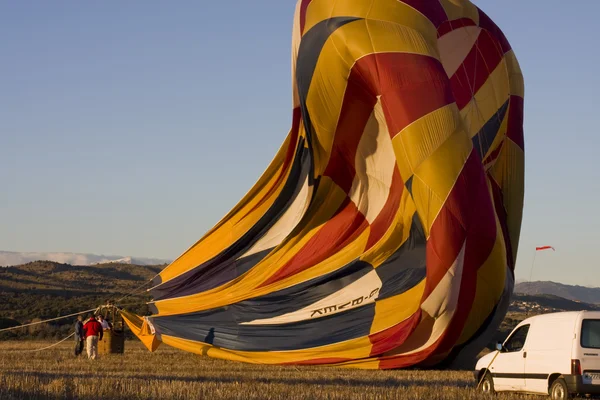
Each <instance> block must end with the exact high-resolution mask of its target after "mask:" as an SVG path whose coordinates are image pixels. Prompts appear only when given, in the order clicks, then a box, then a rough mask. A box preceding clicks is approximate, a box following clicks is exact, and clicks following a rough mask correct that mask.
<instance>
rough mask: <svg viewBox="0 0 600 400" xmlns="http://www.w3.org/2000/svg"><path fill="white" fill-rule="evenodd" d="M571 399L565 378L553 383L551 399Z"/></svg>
mask: <svg viewBox="0 0 600 400" xmlns="http://www.w3.org/2000/svg"><path fill="white" fill-rule="evenodd" d="M570 397H571V396H569V389H568V388H567V383H566V382H565V380H564V379H563V378H558V379H556V380H555V381H554V382H552V386H550V398H551V399H552V400H563V399H569V398H570Z"/></svg>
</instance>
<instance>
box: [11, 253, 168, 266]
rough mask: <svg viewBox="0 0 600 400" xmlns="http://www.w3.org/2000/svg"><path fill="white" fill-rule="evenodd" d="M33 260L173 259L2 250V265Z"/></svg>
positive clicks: (153, 262) (124, 261)
mask: <svg viewBox="0 0 600 400" xmlns="http://www.w3.org/2000/svg"><path fill="white" fill-rule="evenodd" d="M33 261H53V262H57V263H61V264H71V265H95V264H107V263H120V264H136V265H161V264H169V263H170V262H171V260H164V259H158V258H138V257H123V256H104V255H96V254H78V253H17V252H12V251H0V267H7V266H11V265H22V264H27V263H30V262H33Z"/></svg>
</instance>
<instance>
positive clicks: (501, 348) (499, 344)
mask: <svg viewBox="0 0 600 400" xmlns="http://www.w3.org/2000/svg"><path fill="white" fill-rule="evenodd" d="M496 350H498V351H499V352H501V353H502V351H503V350H504V346H502V343H500V342H498V343H496Z"/></svg>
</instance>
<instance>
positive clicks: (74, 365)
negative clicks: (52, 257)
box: [0, 340, 531, 400]
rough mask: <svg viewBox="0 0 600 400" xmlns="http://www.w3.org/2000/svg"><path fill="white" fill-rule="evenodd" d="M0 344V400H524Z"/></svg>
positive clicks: (328, 373) (460, 379) (169, 356)
mask: <svg viewBox="0 0 600 400" xmlns="http://www.w3.org/2000/svg"><path fill="white" fill-rule="evenodd" d="M48 344H49V343H47V342H46V343H44V342H16V341H11V342H0V399H2V400H22V399H52V400H58V399H81V400H84V399H85V400H87V399H128V400H132V399H285V400H295V399H328V400H329V399H331V400H333V399H335V400H337V399H340V400H341V399H423V400H425V399H427V400H438V399H456V400H462V399H491V398H496V399H498V400H502V399H526V398H531V397H527V396H521V395H516V394H502V395H499V396H494V397H492V396H489V395H483V394H479V393H477V392H476V390H475V382H474V380H473V375H472V373H471V372H470V371H419V370H398V371H362V370H353V369H340V368H330V367H281V366H267V365H250V364H242V363H235V362H228V361H222V360H214V359H210V358H206V357H200V356H197V355H194V354H189V353H185V352H182V351H179V350H176V349H172V348H169V347H167V346H164V345H163V346H162V347H161V348H159V350H158V351H157V352H155V353H149V352H148V351H147V350H146V349H145V348H143V347H142V346H141V344H140V343H139V342H136V341H130V342H127V343H126V351H125V354H124V355H109V356H104V357H102V358H101V359H99V360H96V361H92V360H87V359H86V358H85V357H80V358H75V357H74V356H73V355H72V347H73V346H72V345H73V342H72V341H70V340H69V341H67V342H65V343H63V344H61V345H60V346H57V347H55V348H52V349H50V350H46V351H42V352H30V350H32V349H36V348H41V347H44V346H45V345H48Z"/></svg>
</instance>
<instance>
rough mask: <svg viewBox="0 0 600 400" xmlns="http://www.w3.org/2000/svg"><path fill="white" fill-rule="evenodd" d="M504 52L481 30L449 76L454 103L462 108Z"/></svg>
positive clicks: (487, 33) (495, 41) (500, 59)
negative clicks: (469, 49)
mask: <svg viewBox="0 0 600 400" xmlns="http://www.w3.org/2000/svg"><path fill="white" fill-rule="evenodd" d="M503 56H504V53H503V52H502V49H501V48H500V44H499V43H498V41H497V40H496V39H494V38H493V37H492V35H491V34H490V33H489V32H487V31H481V33H480V34H479V37H478V38H477V41H475V44H474V45H473V48H472V49H471V51H470V52H469V54H468V55H467V57H466V58H465V60H464V61H463V63H462V64H461V65H460V67H458V70H456V72H455V73H454V75H453V76H452V77H451V78H450V82H451V83H452V91H453V93H454V97H455V98H456V105H457V106H458V108H459V109H461V110H462V109H463V108H464V107H465V106H466V105H467V104H469V102H470V101H471V99H472V98H473V96H474V95H475V94H476V93H477V92H478V91H479V89H481V87H482V86H483V85H484V83H485V82H486V81H487V80H488V78H489V77H490V75H491V73H492V72H493V71H494V69H496V67H497V66H498V64H500V61H502V58H503Z"/></svg>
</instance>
